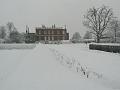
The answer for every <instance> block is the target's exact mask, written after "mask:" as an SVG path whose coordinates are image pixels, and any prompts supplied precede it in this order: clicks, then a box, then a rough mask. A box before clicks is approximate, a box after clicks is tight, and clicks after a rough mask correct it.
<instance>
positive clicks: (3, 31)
mask: <svg viewBox="0 0 120 90" xmlns="http://www.w3.org/2000/svg"><path fill="white" fill-rule="evenodd" d="M5 37H6V29H5V27H4V26H1V27H0V38H1V39H5Z"/></svg>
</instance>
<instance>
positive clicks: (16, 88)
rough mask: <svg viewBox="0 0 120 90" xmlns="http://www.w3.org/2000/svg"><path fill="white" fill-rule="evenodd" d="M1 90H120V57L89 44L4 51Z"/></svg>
mask: <svg viewBox="0 0 120 90" xmlns="http://www.w3.org/2000/svg"><path fill="white" fill-rule="evenodd" d="M71 61H72V63H71ZM73 63H74V64H73ZM78 65H79V66H80V68H81V67H82V68H83V69H84V70H85V73H86V75H89V76H88V78H87V76H86V75H84V73H83V71H81V70H80V71H79V70H78V69H79V67H78ZM91 74H92V75H91ZM96 75H97V76H99V77H96ZM0 90H120V54H114V53H108V52H103V51H93V50H89V49H88V45H86V44H61V45H54V44H51V45H49V44H48V45H45V44H38V45H37V46H36V48H35V49H33V50H32V49H31V50H1V51H0Z"/></svg>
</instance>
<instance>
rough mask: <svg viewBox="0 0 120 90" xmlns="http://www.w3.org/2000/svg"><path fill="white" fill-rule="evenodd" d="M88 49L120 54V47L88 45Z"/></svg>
mask: <svg viewBox="0 0 120 90" xmlns="http://www.w3.org/2000/svg"><path fill="white" fill-rule="evenodd" d="M89 49H92V50H100V51H106V52H113V53H120V45H101V44H89Z"/></svg>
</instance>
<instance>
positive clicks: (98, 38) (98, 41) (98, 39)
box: [97, 35, 100, 43]
mask: <svg viewBox="0 0 120 90" xmlns="http://www.w3.org/2000/svg"><path fill="white" fill-rule="evenodd" d="M97 43H100V37H99V36H98V35H97Z"/></svg>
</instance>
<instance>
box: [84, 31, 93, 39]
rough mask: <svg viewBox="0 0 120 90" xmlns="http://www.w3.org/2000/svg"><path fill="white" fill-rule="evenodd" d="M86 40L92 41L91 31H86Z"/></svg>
mask: <svg viewBox="0 0 120 90" xmlns="http://www.w3.org/2000/svg"><path fill="white" fill-rule="evenodd" d="M83 38H84V39H92V34H91V33H90V32H89V31H86V33H85V35H84V37H83Z"/></svg>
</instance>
